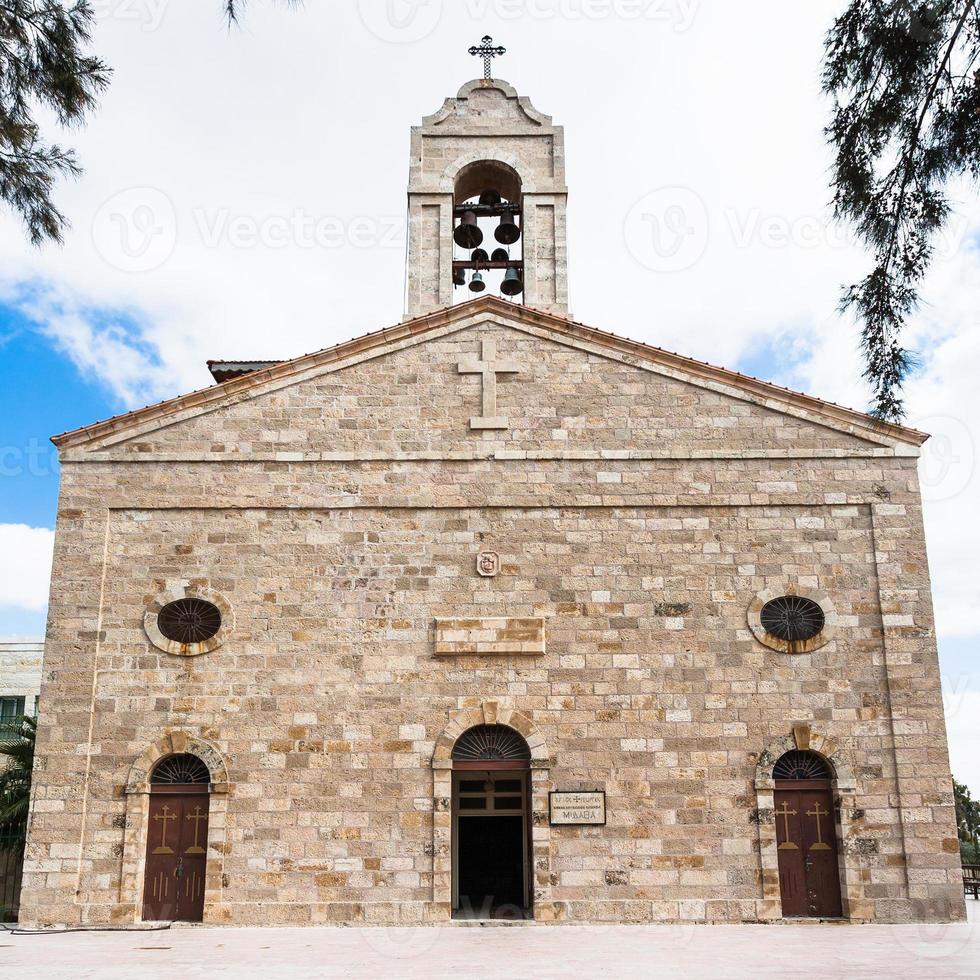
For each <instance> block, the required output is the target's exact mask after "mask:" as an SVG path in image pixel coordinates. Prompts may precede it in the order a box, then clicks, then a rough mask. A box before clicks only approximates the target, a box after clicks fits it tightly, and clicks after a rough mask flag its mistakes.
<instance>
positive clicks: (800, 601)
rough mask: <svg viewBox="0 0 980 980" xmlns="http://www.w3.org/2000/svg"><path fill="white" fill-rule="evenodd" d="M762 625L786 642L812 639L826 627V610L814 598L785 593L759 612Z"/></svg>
mask: <svg viewBox="0 0 980 980" xmlns="http://www.w3.org/2000/svg"><path fill="white" fill-rule="evenodd" d="M759 618H760V619H761V621H762V627H763V629H765V631H766V632H767V633H769V634H770V635H771V636H775V637H776V638H777V639H780V640H783V641H785V642H786V643H799V642H801V641H806V640H812V639H813V638H814V637H815V636H817V635H818V634H819V633H820V631H821V630H822V629H823V628H824V624H825V622H826V618H825V617H824V612H823V610H822V609H821V608H820V606H818V605H817V603H815V602H814V601H813V600H812V599H807V598H805V597H804V596H798V595H784V596H780V597H779V598H778V599H771V600H770V601H769V602H767V603H766V604H765V605H764V606H763V607H762V612H761V613H760V614H759Z"/></svg>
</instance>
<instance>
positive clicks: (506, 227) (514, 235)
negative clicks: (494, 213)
mask: <svg viewBox="0 0 980 980" xmlns="http://www.w3.org/2000/svg"><path fill="white" fill-rule="evenodd" d="M481 237H482V236H481ZM493 237H494V238H496V239H497V241H498V242H500V244H501V245H513V244H514V242H516V241H517V239H518V238H520V237H521V229H520V228H519V227H518V225H517V222H516V221H515V220H514V216H513V215H512V214H502V215H501V216H500V224H499V225H497V230H496V231H495V232H494V236H493Z"/></svg>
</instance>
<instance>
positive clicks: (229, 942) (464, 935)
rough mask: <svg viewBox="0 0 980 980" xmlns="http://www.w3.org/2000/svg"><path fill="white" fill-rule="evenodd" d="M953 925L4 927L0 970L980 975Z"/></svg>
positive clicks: (102, 976) (78, 978)
mask: <svg viewBox="0 0 980 980" xmlns="http://www.w3.org/2000/svg"><path fill="white" fill-rule="evenodd" d="M968 904H969V906H970V913H971V916H970V918H971V922H970V924H968V925H967V924H961V925H955V926H874V925H872V926H847V925H840V926H836V925H799V926H782V925H771V926H737V925H730V926H729V925H725V926H534V925H531V926H521V925H516V926H491V927H480V926H452V927H447V928H442V929H435V928H428V929H344V928H333V929H312V928H311V929H230V928H224V929H208V928H186V927H185V928H177V929H169V930H165V931H152V932H151V931H140V932H121V933H105V932H101V933H87V934H85V933H70V934H67V935H60V936H51V935H41V936H18V935H13V934H9V933H8V934H0V977H13V976H17V975H22V976H37V977H43V978H44V980H61V978H69V977H70V978H72V980H83V978H89V977H96V978H99V980H137V978H138V980H151V978H152V980H155V978H157V977H159V978H166V980H173V978H174V977H180V978H196V977H201V978H208V980H211V978H215V977H219V978H220V977H235V978H236V980H243V978H246V977H261V978H262V980H278V978H280V977H281V978H288V980H306V978H313V977H318V978H319V977H371V978H374V977H378V978H399V980H401V978H419V977H424V978H426V980H434V978H441V977H447V978H448V977H454V978H461V977H465V978H496V977H501V978H504V977H507V978H511V977H514V976H524V977H533V978H535V980H537V978H550V977H562V978H567V977H569V976H574V977H577V978H582V980H585V978H590V977H616V978H617V980H619V978H625V977H683V978H685V980H694V978H699V977H711V978H712V980H724V978H728V977H752V978H758V977H780V978H797V977H798V978H801V980H813V978H814V977H820V978H821V980H825V978H830V977H847V978H848V980H859V978H863V977H875V976H877V977H902V978H903V980H905V978H916V977H928V978H930V980H940V978H946V977H969V978H971V980H976V978H977V977H980V902H973V901H971V902H969V903H968Z"/></svg>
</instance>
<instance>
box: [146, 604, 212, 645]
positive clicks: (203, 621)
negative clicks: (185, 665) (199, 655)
mask: <svg viewBox="0 0 980 980" xmlns="http://www.w3.org/2000/svg"><path fill="white" fill-rule="evenodd" d="M157 627H158V628H159V630H160V632H161V633H162V634H163V635H164V636H165V637H166V638H167V639H168V640H173V641H174V643H204V642H205V641H206V640H210V639H211V637H213V636H215V635H216V634H217V632H218V630H219V629H221V610H220V609H218V607H217V606H216V605H215V604H214V603H213V602H208V601H207V600H206V599H195V598H187V599H176V600H175V601H174V602H168V603H167V604H166V605H165V606H164V607H163V609H161V610H160V612H159V613H158V614H157Z"/></svg>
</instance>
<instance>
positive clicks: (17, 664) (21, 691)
mask: <svg viewBox="0 0 980 980" xmlns="http://www.w3.org/2000/svg"><path fill="white" fill-rule="evenodd" d="M43 657H44V640H12V641H10V640H7V641H2V642H0V726H3V725H4V724H6V723H7V722H8V721H9V720H10V719H12V718H16V717H17V716H18V715H23V714H29V715H36V714H37V699H38V696H39V695H40V693H41V661H42V659H43Z"/></svg>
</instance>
